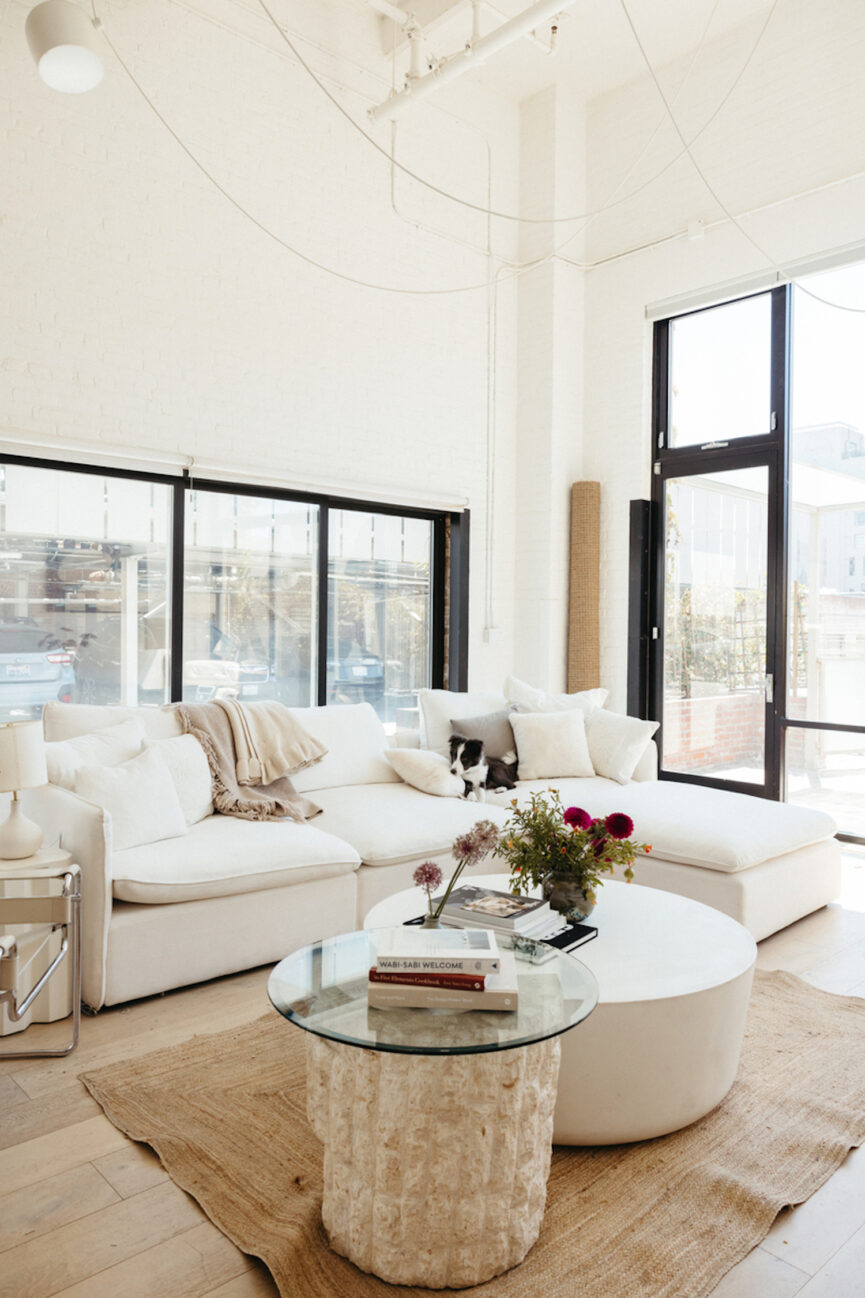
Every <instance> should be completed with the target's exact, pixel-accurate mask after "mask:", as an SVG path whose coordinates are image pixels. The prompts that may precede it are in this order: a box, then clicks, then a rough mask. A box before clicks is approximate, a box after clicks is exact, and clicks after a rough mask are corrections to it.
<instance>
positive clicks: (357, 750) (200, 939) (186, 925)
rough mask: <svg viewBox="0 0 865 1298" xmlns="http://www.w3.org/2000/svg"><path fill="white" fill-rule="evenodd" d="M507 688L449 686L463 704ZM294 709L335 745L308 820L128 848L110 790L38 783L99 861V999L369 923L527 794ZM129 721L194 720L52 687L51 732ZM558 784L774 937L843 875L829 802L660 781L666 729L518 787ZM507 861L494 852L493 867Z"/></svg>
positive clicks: (94, 904) (651, 879)
mask: <svg viewBox="0 0 865 1298" xmlns="http://www.w3.org/2000/svg"><path fill="white" fill-rule="evenodd" d="M435 693H437V692H431V694H435ZM499 700H501V703H502V704H503V703H504V698H503V696H501V695H489V694H487V695H476V696H470V695H452V696H446V704H447V705H448V706H450V705H452V706H453V708H454V712H453V715H454V716H457V715H459V716H462V717H468V716H471V715H472V714H474V713H477V712H478V711H479V710H482V709H484V708H489V707H490V706H495V705H496V704H497V703H498V701H499ZM438 703H439V704H441V698H439V699H438ZM295 712H296V715H297V716H298V718H299V719H300V720H301V722H302V724H303V725H304V726H305V727H306V728H307V729H308V730H309V731H310V732H311V733H313V734H314V735H315V736H316V737H317V738H319V739H320V740H321V741H322V743H324V744H325V746H326V747H327V748H328V750H329V751H328V755H327V757H325V758H324V760H323V761H321V762H320V763H319V764H318V765H316V766H313V767H311V768H309V769H308V770H306V771H304V772H301V774H300V775H298V776H296V777H294V782H295V784H296V786H297V788H298V790H299V791H300V792H303V793H304V794H305V795H306V796H308V797H310V798H312V799H313V800H314V801H315V802H316V803H318V805H319V806H320V807H321V809H322V811H321V814H320V815H318V816H317V817H315V818H314V819H313V820H311V821H308V822H306V823H305V824H296V823H294V822H293V821H248V820H238V819H234V818H232V817H229V816H221V815H214V814H205V815H204V816H203V818H202V819H199V820H197V821H196V822H195V823H192V824H190V825H189V827H188V829H187V830H186V832H184V833H181V834H180V835H178V836H175V837H171V838H166V839H162V840H160V841H156V842H151V843H147V844H144V845H141V846H134V847H128V848H126V849H124V850H116V849H115V847H114V845H113V830H112V823H111V816H110V815H109V814H108V813H107V812H106V811H104V810H103V809H102V807H100V806H98V805H96V804H95V803H94V802H92V801H88V800H86V799H84V798H82V797H81V796H79V794H78V793H76V792H73V791H71V790H70V789H68V788H64V787H58V786H57V785H53V784H49V785H47V786H46V787H44V788H43V789H39V790H33V791H31V792H30V793H29V794H27V795H25V798H26V804H27V806H26V810H27V814H29V815H30V816H31V817H33V818H34V819H36V820H37V821H38V822H39V823H40V824H41V825H42V827H43V828H44V830H45V837H46V842H47V843H49V844H57V843H58V842H59V844H60V845H61V846H62V847H64V848H65V849H67V850H68V851H70V852H71V853H72V855H73V858H74V859H75V860H76V861H77V862H78V863H79V864H80V866H81V869H82V881H83V882H82V890H83V907H82V919H83V923H82V930H83V997H84V1000H85V1003H86V1004H87V1005H89V1006H90V1007H91V1008H93V1009H98V1008H100V1007H101V1006H102V1005H112V1004H118V1003H121V1002H123V1001H127V1000H131V999H135V998H137V997H141V996H147V995H151V994H153V993H156V992H161V991H165V990H168V989H169V988H173V987H179V986H183V985H186V984H189V983H194V982H199V981H203V980H205V979H209V978H213V977H216V976H219V975H222V974H227V973H232V972H235V971H237V970H240V969H245V968H251V967H254V966H256V965H261V964H266V963H269V962H271V961H276V960H278V959H280V958H281V957H282V956H284V955H286V954H287V953H288V952H290V951H292V950H294V949H296V948H297V947H299V946H302V945H304V944H305V943H307V942H309V941H312V940H314V939H316V938H321V937H326V936H329V935H332V934H335V933H338V932H345V931H348V930H351V929H354V928H358V927H360V926H361V925H362V922H363V918H364V915H365V914H366V913H367V911H368V910H369V909H370V908H371V906H372V905H374V904H375V903H376V902H377V901H380V900H381V899H382V898H383V897H386V896H388V895H390V894H391V893H393V892H396V891H398V890H400V889H402V888H405V887H406V886H408V885H409V884H410V882H411V874H412V871H413V870H414V868H415V866H416V865H417V864H418V862H420V861H422V860H425V859H427V858H432V859H434V860H436V861H438V862H439V864H441V866H442V868H443V869H444V870H445V873H446V874H447V871H448V869H449V867H450V866H451V865H452V859H451V857H450V846H451V844H452V842H453V840H454V838H455V837H456V836H457V835H459V834H461V833H464V832H466V831H467V830H468V829H469V828H470V827H471V826H472V825H473V824H474V823H475V822H476V821H477V820H478V819H481V818H488V819H491V820H494V821H495V822H496V823H500V824H501V823H504V820H505V819H506V816H507V810H508V802H509V799H510V797H511V796H512V795H511V794H503V793H499V794H496V795H491V796H490V797H489V799H488V800H487V801H486V802H483V803H479V802H470V801H465V800H463V799H460V798H453V797H434V796H431V795H430V794H428V793H424V792H420V791H419V790H418V789H417V788H413V787H411V786H410V785H409V784H406V783H404V782H403V781H402V780H401V779H400V777H399V776H397V775H396V774H395V772H394V770H393V769H392V768H391V766H390V764H389V762H388V761H387V759H386V755H385V754H386V752H387V750H388V747H389V744H390V741H389V739H388V737H387V736H386V735H385V732H384V729H383V728H382V726H381V724H380V722H379V721H378V719H377V717H376V716H375V713H374V712H373V710H372V708H371V707H370V706H369V705H368V704H356V705H351V706H346V707H335V706H334V707H325V708H311V709H296V710H295ZM129 720H134V721H136V722H139V723H140V727H141V730H142V732H143V742H144V743H150V742H155V741H158V740H160V739H166V738H172V737H177V736H179V735H180V734H181V728H180V723H179V720H178V718H177V715H176V713H175V712H173V711H172V710H171V709H170V708H168V709H149V708H121V707H93V706H84V705H74V704H60V703H49V704H48V705H46V707H45V712H44V729H45V737H46V741H48V743H56V742H59V741H63V740H67V739H70V738H73V737H75V736H82V735H88V734H93V733H96V732H98V731H101V730H104V729H106V728H107V727H112V726H116V725H117V724H118V723H120V722H123V721H129ZM437 737H438V738H439V740H440V736H437ZM403 742H411V738H410V737H409V738H408V739H406V737H403ZM549 787H557V788H558V789H559V791H560V793H561V796H562V799H563V802H564V804H565V806H568V805H571V804H576V805H580V806H584V807H586V809H587V810H589V811H590V812H591V813H592V814H596V815H597V814H607V813H608V812H610V811H613V810H622V811H626V812H627V813H628V814H629V815H631V816H632V818H633V820H634V822H635V836H636V837H637V838H638V839H639V840H641V841H649V842H652V844H653V851H652V853H651V855H649V856H644V857H641V858H640V860H639V861H638V862H637V863H636V867H635V868H636V871H637V883H638V884H643V885H648V886H650V887H658V888H663V889H666V890H668V891H673V892H677V893H680V894H682V895H684V896H688V897H692V898H694V899H696V900H698V901H704V902H706V903H708V904H710V905H713V906H715V907H717V908H718V909H720V910H723V911H725V912H726V913H727V914H729V915H731V916H732V917H733V918H735V919H737V920H739V921H740V922H742V923H744V924H745V925H746V927H748V928H749V929H750V931H751V932H752V933H753V934H754V936H755V937H757V938H760V937H764V936H766V935H767V934H768V933H771V932H774V931H775V930H776V929H778V928H782V927H784V926H785V925H787V924H789V923H791V922H792V921H793V920H795V919H797V918H799V917H800V916H802V915H804V914H807V913H809V912H810V911H812V910H815V909H817V908H818V907H820V906H822V905H825V904H826V902H828V901H830V900H832V899H833V898H834V897H835V896H837V893H838V891H839V887H840V863H839V845H838V843H837V841H836V840H835V839H834V837H833V834H834V825H833V823H832V821H831V820H830V818H829V817H827V816H824V815H823V814H822V813H819V812H812V811H809V810H807V809H803V808H795V807H788V806H781V805H778V804H774V803H767V802H765V801H763V800H760V799H755V798H744V797H741V796H739V795H734V794H725V793H721V792H718V791H716V790H705V789H700V788H696V787H695V786H690V785H683V784H673V783H669V782H658V780H657V778H656V753H655V749H654V745H653V744H651V743H650V744H649V746H648V748H647V750H646V752H645V754H644V756H643V757H642V758H641V760H640V761H639V763H638V765H637V767H636V769H635V770H634V771H633V778H632V779H631V780H630V781H628V782H627V783H625V784H620V783H616V782H614V781H612V780H610V779H608V778H602V777H598V776H594V777H590V776H587V777H584V778H560V779H550V778H542V779H537V780H531V781H521V782H520V783H519V785H518V790H517V793H518V796H519V797H520V798H521V799H522V798H524V797H526V796H528V794H530V793H531V792H532V790H534V789H539V790H542V789H546V788H549ZM205 810H206V808H205ZM490 868H491V865H490V862H486V863H482V864H481V866H480V867H479V870H480V871H481V872H484V871H486V872H489V870H490Z"/></svg>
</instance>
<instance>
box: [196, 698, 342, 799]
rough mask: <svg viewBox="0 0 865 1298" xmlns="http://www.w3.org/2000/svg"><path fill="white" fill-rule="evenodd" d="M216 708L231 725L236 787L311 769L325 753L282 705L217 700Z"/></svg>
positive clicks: (269, 780) (267, 782)
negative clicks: (307, 768) (309, 767)
mask: <svg viewBox="0 0 865 1298" xmlns="http://www.w3.org/2000/svg"><path fill="white" fill-rule="evenodd" d="M217 706H218V707H220V708H222V709H223V710H224V712H225V714H226V716H227V717H228V720H229V722H230V724H231V733H232V735H233V736H234V753H235V758H236V768H237V783H238V784H271V783H272V782H273V781H274V780H278V779H279V777H280V776H281V775H296V774H297V772H298V771H303V770H305V769H306V767H307V766H314V765H315V763H316V762H320V761H321V759H322V757H324V755H325V753H326V752H327V749H326V748H325V746H324V744H320V743H319V742H318V740H317V739H313V737H312V735H310V734H309V733H308V732H307V731H306V730H304V728H303V726H302V725H301V724H300V722H299V721H296V720H295V719H294V717H293V716H292V714H291V713H290V712H289V710H288V708H287V707H286V706H285V705H284V704H283V703H271V702H268V701H265V702H263V703H238V702H237V699H218V700H217Z"/></svg>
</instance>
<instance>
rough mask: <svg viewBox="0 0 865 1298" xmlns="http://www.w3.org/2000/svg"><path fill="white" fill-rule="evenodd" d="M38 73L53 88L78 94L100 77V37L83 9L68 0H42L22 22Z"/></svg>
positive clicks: (88, 88) (90, 86)
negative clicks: (43, 1)
mask: <svg viewBox="0 0 865 1298" xmlns="http://www.w3.org/2000/svg"><path fill="white" fill-rule="evenodd" d="M24 32H25V35H26V36H27V43H28V45H29V46H30V53H31V54H32V55H33V58H34V60H35V62H36V66H37V68H38V69H39V75H40V77H41V78H42V80H43V81H44V82H45V84H46V85H47V86H50V87H51V89H52V90H63V91H65V92H66V93H67V94H70V95H80V94H83V93H84V92H85V91H87V90H92V89H93V88H94V86H98V85H99V82H100V81H101V80H102V71H103V69H102V59H101V57H100V55H101V49H100V44H99V38H98V37H97V35H96V31H95V29H94V27H93V24H92V22H91V21H90V19H89V18H88V16H87V14H86V13H85V12H84V10H83V9H79V8H78V6H77V5H75V4H71V3H70V0H45V3H44V4H41V5H37V6H36V8H35V9H31V10H30V13H29V14H28V15H27V22H26V23H25V25H24Z"/></svg>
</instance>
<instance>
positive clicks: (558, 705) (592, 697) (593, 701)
mask: <svg viewBox="0 0 865 1298" xmlns="http://www.w3.org/2000/svg"><path fill="white" fill-rule="evenodd" d="M609 693H610V691H609V690H603V689H598V690H581V691H580V692H579V693H578V694H548V693H547V692H546V690H539V689H536V688H535V686H534V685H526V683H525V681H518V680H517V678H516V676H508V678H507V680H506V681H505V697H506V698H507V700H508V703H512V704H513V705H514V707H515V708H516V709H517V711H518V712H564V711H566V710H567V709H568V708H580V709H581V711H583V712H594V710H595V708H602V707H603V706H604V704H605V703H606V701H607V697H608V695H609ZM520 775H521V776H522V772H520Z"/></svg>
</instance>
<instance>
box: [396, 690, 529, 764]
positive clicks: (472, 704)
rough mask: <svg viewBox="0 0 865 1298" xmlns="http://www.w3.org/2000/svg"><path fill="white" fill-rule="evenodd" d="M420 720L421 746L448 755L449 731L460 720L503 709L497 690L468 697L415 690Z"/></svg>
mask: <svg viewBox="0 0 865 1298" xmlns="http://www.w3.org/2000/svg"><path fill="white" fill-rule="evenodd" d="M417 696H418V702H419V704H420V714H421V718H422V720H423V732H424V738H423V745H424V748H431V749H432V750H433V752H435V753H441V755H442V757H446V756H447V755H448V745H449V743H450V737H451V732H452V730H453V728H454V724H455V722H458V721H459V719H460V718H461V717H480V716H484V715H485V714H486V713H488V712H500V711H501V710H502V708H504V707H506V706H507V703H506V701H505V696H504V694H502V693H501V691H500V690H488V691H486V693H477V694H468V693H460V692H457V691H455V690H418V695H417Z"/></svg>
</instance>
